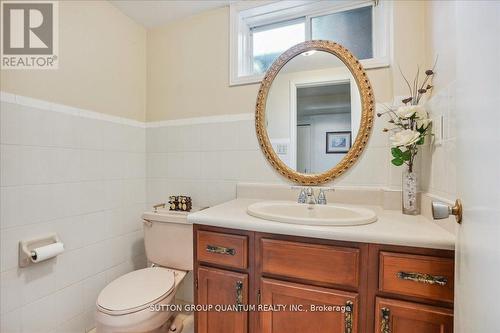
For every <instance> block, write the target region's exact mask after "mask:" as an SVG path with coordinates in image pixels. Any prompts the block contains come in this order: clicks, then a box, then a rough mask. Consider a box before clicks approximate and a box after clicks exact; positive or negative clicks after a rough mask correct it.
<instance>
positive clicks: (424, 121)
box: [417, 118, 432, 129]
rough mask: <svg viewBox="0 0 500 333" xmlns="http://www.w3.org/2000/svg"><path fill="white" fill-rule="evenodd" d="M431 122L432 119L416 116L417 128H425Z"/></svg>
mask: <svg viewBox="0 0 500 333" xmlns="http://www.w3.org/2000/svg"><path fill="white" fill-rule="evenodd" d="M431 122H432V120H431V119H430V118H426V119H420V118H417V128H424V129H427V127H429V125H430V123H431Z"/></svg>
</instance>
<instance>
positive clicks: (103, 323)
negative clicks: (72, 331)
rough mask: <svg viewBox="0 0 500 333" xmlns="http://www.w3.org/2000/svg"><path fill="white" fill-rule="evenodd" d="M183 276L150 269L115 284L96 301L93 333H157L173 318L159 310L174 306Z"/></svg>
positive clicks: (108, 287) (163, 270)
mask: <svg viewBox="0 0 500 333" xmlns="http://www.w3.org/2000/svg"><path fill="white" fill-rule="evenodd" d="M185 276H186V272H185V271H180V270H173V269H168V268H163V267H152V268H144V269H140V270H137V271H133V272H130V273H128V274H125V275H123V276H121V277H119V278H118V279H116V280H114V281H113V282H111V283H110V284H109V285H107V286H106V287H105V288H104V289H103V290H102V291H101V293H100V294H99V297H98V299H97V310H96V316H95V319H96V332H97V333H132V332H134V333H138V332H141V333H146V332H148V333H149V332H158V331H159V329H160V328H161V326H163V325H164V324H165V323H166V322H167V321H168V319H169V318H170V316H171V315H172V314H173V313H172V312H170V311H168V309H162V310H158V309H159V308H160V307H161V305H168V304H173V302H174V300H175V293H176V291H177V288H178V286H179V284H180V282H181V281H182V280H183V279H184V277H185Z"/></svg>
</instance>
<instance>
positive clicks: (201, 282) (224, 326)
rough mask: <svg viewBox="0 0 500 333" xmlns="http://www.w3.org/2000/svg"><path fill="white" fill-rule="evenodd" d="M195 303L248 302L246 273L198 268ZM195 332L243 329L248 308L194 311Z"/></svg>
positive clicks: (242, 332)
mask: <svg viewBox="0 0 500 333" xmlns="http://www.w3.org/2000/svg"><path fill="white" fill-rule="evenodd" d="M197 299H198V304H199V305H213V306H215V305H237V304H238V303H241V304H248V275H247V274H242V273H236V272H230V271H225V270H221V269H215V268H207V267H199V268H198V289H197ZM197 322H198V324H197V328H198V333H246V332H247V331H248V312H244V311H228V312H226V311H219V312H217V311H214V310H212V311H201V312H197Z"/></svg>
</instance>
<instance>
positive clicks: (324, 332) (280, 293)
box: [259, 278, 358, 333]
mask: <svg viewBox="0 0 500 333" xmlns="http://www.w3.org/2000/svg"><path fill="white" fill-rule="evenodd" d="M261 305H262V306H269V305H274V306H276V305H286V306H287V308H286V311H261V313H260V331H259V332H261V333H291V332H300V333H319V332H321V333H356V332H357V331H358V328H357V327H358V323H357V319H358V295H357V294H356V293H351V292H345V291H339V290H334V289H329V288H322V287H313V286H308V285H302V284H297V283H291V282H284V281H277V280H271V279H264V278H263V279H261ZM297 305H302V311H297V310H298V309H297V308H295V309H294V310H295V311H290V310H292V306H295V307H296V306H297ZM346 305H349V307H348V310H349V309H352V311H344V312H343V311H342V307H343V308H344V309H345V308H346ZM313 306H325V307H327V306H330V307H331V308H323V309H321V310H322V311H312V310H313ZM276 310H279V309H276ZM316 310H318V308H316ZM323 310H324V311H323Z"/></svg>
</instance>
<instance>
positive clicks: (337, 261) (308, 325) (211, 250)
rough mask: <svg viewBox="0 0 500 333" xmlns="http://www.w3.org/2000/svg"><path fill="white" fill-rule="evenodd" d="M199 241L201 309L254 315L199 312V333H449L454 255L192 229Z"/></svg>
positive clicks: (197, 278)
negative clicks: (224, 307)
mask: <svg viewBox="0 0 500 333" xmlns="http://www.w3.org/2000/svg"><path fill="white" fill-rule="evenodd" d="M194 239H195V240H196V241H195V244H194V250H195V251H194V253H195V262H194V267H195V274H196V275H195V288H196V292H195V302H196V303H197V304H233V305H236V304H244V305H249V306H250V307H251V306H255V309H256V311H245V310H247V309H243V311H233V312H197V313H196V316H195V318H196V321H195V327H196V332H198V333H226V332H227V333H233V332H250V333H281V332H282V333H288V332H292V333H293V332H300V333H317V332H325V333H358V332H360V333H399V332H404V333H434V332H436V333H437V332H440V333H448V332H452V330H453V288H454V286H453V279H454V276H453V271H454V261H453V257H454V253H453V251H448V250H435V249H424V248H415V247H405V246H392V245H381V244H368V243H358V242H345V241H333V240H323V239H316V238H305V237H298V236H287V235H276V234H268V233H260V232H250V231H244V230H235V229H226V228H219V227H211V226H204V225H196V224H195V225H194ZM282 305H286V306H287V307H286V308H283V307H281V306H282ZM259 310H260V311H259ZM270 310H273V311H270Z"/></svg>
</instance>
